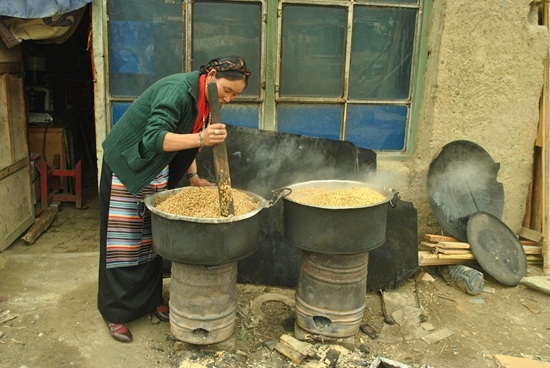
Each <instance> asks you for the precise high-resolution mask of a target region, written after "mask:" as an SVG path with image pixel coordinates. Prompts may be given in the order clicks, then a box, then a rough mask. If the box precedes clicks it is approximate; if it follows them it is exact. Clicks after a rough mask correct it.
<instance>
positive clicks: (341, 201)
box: [288, 187, 386, 207]
mask: <svg viewBox="0 0 550 368" xmlns="http://www.w3.org/2000/svg"><path fill="white" fill-rule="evenodd" d="M288 198H289V199H291V200H293V201H295V202H298V203H301V204H305V205H310V206H321V207H360V206H371V205H373V204H376V203H380V202H382V201H384V200H385V199H386V196H385V195H383V194H382V193H380V192H377V191H376V190H374V189H371V188H366V187H352V188H341V189H338V188H321V187H304V188H297V189H293V190H292V193H291V194H290V195H289V196H288Z"/></svg>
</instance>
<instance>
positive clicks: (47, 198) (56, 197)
mask: <svg viewBox="0 0 550 368" xmlns="http://www.w3.org/2000/svg"><path fill="white" fill-rule="evenodd" d="M81 165H82V163H81V161H80V160H79V161H78V162H77V163H76V165H75V168H74V169H73V170H68V169H57V168H55V167H54V168H49V167H48V164H47V162H45V161H44V162H42V164H41V165H40V204H41V211H44V210H45V209H46V208H48V206H49V204H50V202H52V201H54V202H75V207H76V208H82V166H81ZM61 177H73V178H74V179H75V190H74V192H75V193H74V194H69V193H60V178H61ZM50 180H51V181H52V188H51V189H50V188H48V186H49V181H50Z"/></svg>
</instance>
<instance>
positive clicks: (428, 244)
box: [420, 240, 437, 249]
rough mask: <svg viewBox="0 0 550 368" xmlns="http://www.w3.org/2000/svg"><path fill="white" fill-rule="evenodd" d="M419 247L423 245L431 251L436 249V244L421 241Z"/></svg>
mask: <svg viewBox="0 0 550 368" xmlns="http://www.w3.org/2000/svg"><path fill="white" fill-rule="evenodd" d="M420 245H424V246H426V247H428V248H433V249H435V248H437V243H432V242H428V241H424V240H422V241H421V242H420Z"/></svg>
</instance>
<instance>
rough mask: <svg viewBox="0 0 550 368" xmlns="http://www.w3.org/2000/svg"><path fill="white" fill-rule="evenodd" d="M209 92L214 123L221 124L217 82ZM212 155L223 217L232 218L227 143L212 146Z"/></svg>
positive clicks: (211, 84) (208, 86) (210, 87)
mask: <svg viewBox="0 0 550 368" xmlns="http://www.w3.org/2000/svg"><path fill="white" fill-rule="evenodd" d="M207 90H208V102H209V103H210V116H211V117H212V123H214V124H216V123H221V122H222V116H221V112H220V103H219V101H218V86H217V84H216V82H210V83H208V85H207ZM212 153H213V155H214V168H215V171H216V184H217V185H218V194H219V197H220V212H221V215H222V216H223V217H228V216H232V215H234V214H235V208H234V204H233V193H232V192H231V175H230V173H229V160H228V158H227V146H226V143H225V142H223V143H220V144H216V145H214V146H212Z"/></svg>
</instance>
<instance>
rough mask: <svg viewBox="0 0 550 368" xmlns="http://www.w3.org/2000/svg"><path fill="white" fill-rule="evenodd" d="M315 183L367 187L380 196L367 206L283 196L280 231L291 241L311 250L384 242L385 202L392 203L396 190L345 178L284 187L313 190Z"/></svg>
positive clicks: (339, 250)
mask: <svg viewBox="0 0 550 368" xmlns="http://www.w3.org/2000/svg"><path fill="white" fill-rule="evenodd" d="M319 187H322V188H331V189H344V188H350V187H367V188H370V189H372V190H375V191H377V192H379V193H381V194H383V195H384V200H383V201H381V202H379V203H375V204H373V205H371V206H358V207H322V206H313V205H306V204H302V203H298V202H296V201H293V200H292V199H291V198H290V197H289V196H285V197H283V203H284V231H285V234H284V235H285V238H286V239H287V240H288V241H289V242H290V243H291V244H292V245H294V246H296V247H298V248H301V249H304V250H308V251H311V252H319V253H328V254H353V253H361V252H365V251H369V250H372V249H375V248H377V247H378V246H380V245H382V244H384V242H385V241H386V219H387V210H388V205H391V206H392V207H395V205H396V203H397V200H398V193H397V192H395V191H394V190H386V189H382V188H378V187H376V186H374V185H371V184H369V183H363V182H358V181H348V180H313V181H308V182H303V183H298V184H293V185H290V186H288V187H286V188H288V189H290V190H296V189H299V188H306V189H309V188H311V190H315V189H314V188H319Z"/></svg>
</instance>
